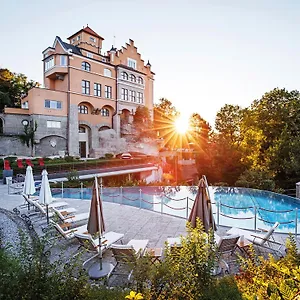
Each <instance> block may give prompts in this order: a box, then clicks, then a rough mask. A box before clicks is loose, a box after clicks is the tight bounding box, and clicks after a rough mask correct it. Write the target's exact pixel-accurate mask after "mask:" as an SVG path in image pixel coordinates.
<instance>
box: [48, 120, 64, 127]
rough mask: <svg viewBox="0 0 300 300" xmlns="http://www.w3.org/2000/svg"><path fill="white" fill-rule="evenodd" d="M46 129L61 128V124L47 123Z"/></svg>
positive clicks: (55, 122)
mask: <svg viewBox="0 0 300 300" xmlns="http://www.w3.org/2000/svg"><path fill="white" fill-rule="evenodd" d="M47 127H48V128H61V122H60V121H47Z"/></svg>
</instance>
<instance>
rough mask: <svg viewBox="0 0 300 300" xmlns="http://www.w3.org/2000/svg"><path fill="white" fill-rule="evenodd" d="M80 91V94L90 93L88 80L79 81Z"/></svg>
mask: <svg viewBox="0 0 300 300" xmlns="http://www.w3.org/2000/svg"><path fill="white" fill-rule="evenodd" d="M81 92H82V94H85V95H89V94H90V82H89V81H87V80H82V82H81Z"/></svg>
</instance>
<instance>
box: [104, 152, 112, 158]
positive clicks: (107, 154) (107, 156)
mask: <svg viewBox="0 0 300 300" xmlns="http://www.w3.org/2000/svg"><path fill="white" fill-rule="evenodd" d="M113 157H114V155H113V154H112V153H105V158H106V159H111V158H113Z"/></svg>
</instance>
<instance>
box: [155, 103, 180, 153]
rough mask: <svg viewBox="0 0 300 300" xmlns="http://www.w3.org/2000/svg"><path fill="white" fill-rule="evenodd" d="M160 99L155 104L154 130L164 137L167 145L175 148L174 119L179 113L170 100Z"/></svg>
mask: <svg viewBox="0 0 300 300" xmlns="http://www.w3.org/2000/svg"><path fill="white" fill-rule="evenodd" d="M159 101H160V103H158V104H156V105H155V106H154V121H153V123H154V130H155V131H156V132H157V135H158V136H159V137H162V138H164V141H165V146H167V147H171V148H173V147H174V146H175V145H176V143H177V140H176V136H175V128H174V121H175V119H176V117H177V116H178V115H179V113H178V112H177V110H176V108H175V107H174V106H173V104H172V102H171V101H170V100H168V99H166V98H161V99H159Z"/></svg>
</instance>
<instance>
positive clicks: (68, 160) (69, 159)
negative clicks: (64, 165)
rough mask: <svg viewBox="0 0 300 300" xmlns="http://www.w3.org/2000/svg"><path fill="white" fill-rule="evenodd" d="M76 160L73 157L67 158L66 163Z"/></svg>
mask: <svg viewBox="0 0 300 300" xmlns="http://www.w3.org/2000/svg"><path fill="white" fill-rule="evenodd" d="M74 160H75V158H74V157H73V156H65V161H66V162H73V161H74Z"/></svg>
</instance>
